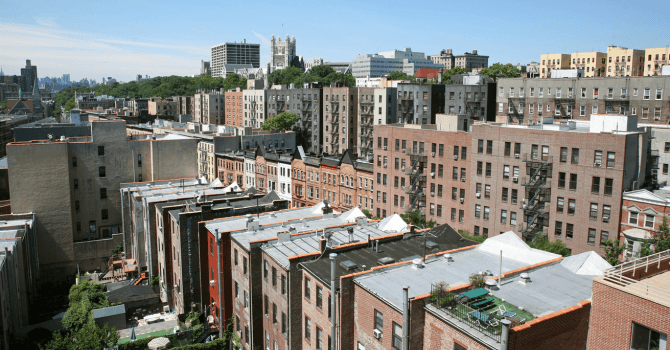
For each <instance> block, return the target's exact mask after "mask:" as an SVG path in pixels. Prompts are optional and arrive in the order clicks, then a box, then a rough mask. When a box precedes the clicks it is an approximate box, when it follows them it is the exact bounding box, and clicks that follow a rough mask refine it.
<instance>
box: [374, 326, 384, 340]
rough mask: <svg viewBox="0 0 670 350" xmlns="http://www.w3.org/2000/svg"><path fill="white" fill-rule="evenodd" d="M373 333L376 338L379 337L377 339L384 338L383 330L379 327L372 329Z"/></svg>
mask: <svg viewBox="0 0 670 350" xmlns="http://www.w3.org/2000/svg"><path fill="white" fill-rule="evenodd" d="M372 334H374V336H375V338H377V339H381V338H382V331H380V330H379V329H376V328H375V330H373V331H372Z"/></svg>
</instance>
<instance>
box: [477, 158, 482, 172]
mask: <svg viewBox="0 0 670 350" xmlns="http://www.w3.org/2000/svg"><path fill="white" fill-rule="evenodd" d="M482 165H483V163H482V162H479V161H478V162H477V175H482V172H483V169H482Z"/></svg>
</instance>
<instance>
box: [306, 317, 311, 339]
mask: <svg viewBox="0 0 670 350" xmlns="http://www.w3.org/2000/svg"><path fill="white" fill-rule="evenodd" d="M311 337H312V320H310V319H309V317H307V316H305V339H307V340H310V338H311Z"/></svg>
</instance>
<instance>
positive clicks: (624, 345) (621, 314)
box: [588, 250, 670, 350]
mask: <svg viewBox="0 0 670 350" xmlns="http://www.w3.org/2000/svg"><path fill="white" fill-rule="evenodd" d="M669 253H670V251H667V250H666V251H664V252H661V253H658V254H655V255H652V256H648V257H644V258H640V259H636V260H633V261H628V262H626V263H624V264H621V265H618V266H615V267H613V268H610V269H608V270H605V273H604V275H603V276H600V277H597V278H595V279H594V280H593V303H592V304H593V305H592V308H591V318H590V325H591V327H590V329H589V333H588V347H589V349H612V350H623V349H626V350H628V349H667V340H668V334H669V333H670V327H669V325H668V322H667V315H668V312H670V294H669V293H668V283H669V281H670V272H668V268H670V267H669V265H668V262H669V261H670V254H669Z"/></svg>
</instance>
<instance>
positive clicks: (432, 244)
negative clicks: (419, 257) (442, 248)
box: [426, 241, 439, 249]
mask: <svg viewBox="0 0 670 350" xmlns="http://www.w3.org/2000/svg"><path fill="white" fill-rule="evenodd" d="M438 246H439V244H437V243H435V242H433V241H427V242H426V248H428V249H435V248H437V247H438Z"/></svg>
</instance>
